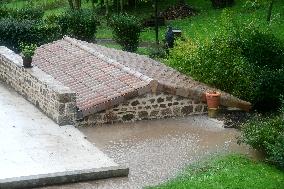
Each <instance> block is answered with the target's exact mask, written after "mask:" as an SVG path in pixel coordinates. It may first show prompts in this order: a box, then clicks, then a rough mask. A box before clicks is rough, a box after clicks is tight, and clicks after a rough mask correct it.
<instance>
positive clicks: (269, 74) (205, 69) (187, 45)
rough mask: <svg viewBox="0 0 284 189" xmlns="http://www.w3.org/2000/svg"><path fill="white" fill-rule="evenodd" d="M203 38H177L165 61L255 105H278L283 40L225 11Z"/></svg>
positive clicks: (283, 81) (283, 84) (283, 87)
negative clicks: (213, 30) (212, 31)
mask: <svg viewBox="0 0 284 189" xmlns="http://www.w3.org/2000/svg"><path fill="white" fill-rule="evenodd" d="M220 25H221V27H220V29H219V31H218V30H217V31H216V35H215V36H214V37H213V38H212V39H209V40H207V41H205V42H202V43H199V42H193V41H189V40H188V41H186V42H177V44H176V46H175V47H174V48H173V49H172V50H171V51H170V54H169V59H168V64H169V65H170V66H172V67H175V68H176V69H178V70H179V71H181V72H183V73H186V74H188V75H190V76H192V77H193V78H195V79H196V80H199V81H201V82H204V83H207V84H209V85H212V86H214V87H216V88H219V89H221V90H224V91H226V92H228V93H231V94H233V95H235V96H237V97H239V98H241V99H243V100H247V101H251V102H252V104H253V105H254V108H256V109H258V110H264V111H270V110H276V109H277V108H279V105H280V103H279V97H280V95H284V42H283V41H281V40H280V39H278V38H277V37H276V36H274V35H273V34H271V33H268V32H264V31H260V30H259V29H258V27H257V26H255V25H254V24H253V22H252V23H251V22H250V23H248V24H246V23H236V22H235V21H234V19H233V16H232V15H230V14H229V12H228V11H224V12H223V14H222V20H221V24H220Z"/></svg>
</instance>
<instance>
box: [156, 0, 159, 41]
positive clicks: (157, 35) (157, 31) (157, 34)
mask: <svg viewBox="0 0 284 189" xmlns="http://www.w3.org/2000/svg"><path fill="white" fill-rule="evenodd" d="M155 33H156V44H157V45H158V44H159V25H158V1H157V0H155Z"/></svg>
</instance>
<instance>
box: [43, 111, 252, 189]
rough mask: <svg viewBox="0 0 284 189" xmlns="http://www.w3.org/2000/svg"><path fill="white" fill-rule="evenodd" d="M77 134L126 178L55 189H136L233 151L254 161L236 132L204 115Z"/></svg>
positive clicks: (86, 129)
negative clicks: (127, 170) (124, 168)
mask: <svg viewBox="0 0 284 189" xmlns="http://www.w3.org/2000/svg"><path fill="white" fill-rule="evenodd" d="M80 130H81V131H82V132H83V133H84V134H85V135H86V136H87V139H88V140H89V141H91V142H92V143H94V144H95V145H96V146H97V147H98V148H100V149H101V150H102V151H103V152H105V153H106V154H107V155H108V156H109V157H111V158H113V159H114V160H115V161H116V162H117V163H119V164H123V165H127V166H129V167H130V173H129V177H128V178H117V179H106V180H100V181H92V182H87V183H77V184H70V185H64V186H60V187H58V186H57V187H56V188H61V189H67V188H68V189H77V188H92V189H95V188H100V189H101V188H105V189H112V188H113V189H127V188H130V189H132V188H133V189H135V188H142V187H144V186H149V185H157V184H159V183H161V182H164V181H166V180H167V179H170V178H172V177H174V176H175V175H176V174H177V173H178V172H180V171H181V170H182V169H183V168H184V167H185V166H186V165H188V164H190V163H193V162H196V161H198V160H200V159H203V158H205V157H208V156H210V155H214V154H217V153H227V152H237V153H243V154H248V155H249V156H252V157H256V152H255V151H253V150H251V149H249V148H248V147H247V146H239V145H238V144H236V136H238V135H239V132H238V131H237V130H235V129H225V128H223V127H222V122H220V121H217V120H215V119H210V118H207V117H206V116H193V117H188V118H180V119H167V120H155V121H140V122H136V123H127V124H114V125H105V126H101V127H95V128H80ZM48 188H49V189H53V188H54V187H48ZM54 189H55V188H54Z"/></svg>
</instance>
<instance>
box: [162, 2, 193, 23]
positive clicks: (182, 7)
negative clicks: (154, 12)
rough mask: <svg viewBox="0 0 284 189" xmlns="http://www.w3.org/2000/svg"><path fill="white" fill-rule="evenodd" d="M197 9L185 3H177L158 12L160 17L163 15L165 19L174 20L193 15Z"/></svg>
mask: <svg viewBox="0 0 284 189" xmlns="http://www.w3.org/2000/svg"><path fill="white" fill-rule="evenodd" d="M196 13H197V10H196V9H194V8H193V7H191V6H189V5H187V4H178V5H174V6H172V7H169V8H167V9H166V10H164V11H163V12H161V13H160V16H161V17H164V18H165V19H167V20H175V19H181V18H186V17H188V16H195V15H196Z"/></svg>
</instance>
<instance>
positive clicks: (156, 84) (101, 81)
mask: <svg viewBox="0 0 284 189" xmlns="http://www.w3.org/2000/svg"><path fill="white" fill-rule="evenodd" d="M33 63H34V64H35V65H37V66H38V67H39V68H40V69H42V70H43V71H45V72H46V73H48V74H50V75H51V76H53V77H54V78H55V79H56V80H58V81H59V82H61V83H62V84H64V85H65V86H67V87H69V88H70V89H71V90H73V91H75V92H76V94H77V107H78V109H79V110H80V111H82V112H83V115H84V116H86V115H90V114H93V113H96V112H99V111H101V110H105V109H108V108H110V107H112V106H114V105H117V104H119V103H121V102H123V101H125V100H127V99H129V97H130V98H131V97H136V96H139V95H142V94H145V93H149V92H154V93H155V92H156V91H160V92H166V93H169V94H173V95H178V96H182V97H190V98H193V99H198V100H200V99H203V100H204V92H205V91H207V90H212V88H210V87H208V86H206V85H204V84H202V83H199V82H196V81H194V80H193V79H191V78H190V77H188V76H185V75H183V74H181V73H179V72H178V71H176V70H174V69H172V68H170V67H167V66H165V65H164V64H161V63H159V62H156V61H154V60H152V59H150V58H147V57H146V56H141V55H137V54H134V53H127V52H124V51H120V50H115V49H110V48H105V47H102V46H99V45H96V44H91V43H87V42H83V41H79V40H76V39H72V38H69V37H65V38H64V39H62V40H59V41H55V42H53V43H50V44H46V45H43V46H41V47H39V48H38V49H37V52H36V55H35V56H34V59H33ZM214 90H216V89H214ZM221 104H222V105H224V106H231V107H237V108H241V109H244V110H249V109H250V103H247V102H244V101H241V100H239V99H237V98H235V97H233V96H231V95H229V94H226V93H224V92H222V98H221Z"/></svg>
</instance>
